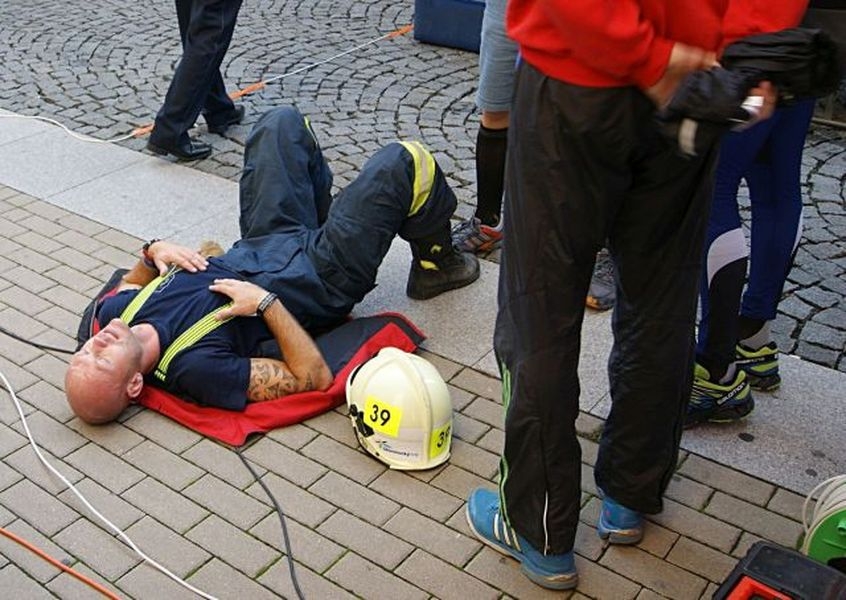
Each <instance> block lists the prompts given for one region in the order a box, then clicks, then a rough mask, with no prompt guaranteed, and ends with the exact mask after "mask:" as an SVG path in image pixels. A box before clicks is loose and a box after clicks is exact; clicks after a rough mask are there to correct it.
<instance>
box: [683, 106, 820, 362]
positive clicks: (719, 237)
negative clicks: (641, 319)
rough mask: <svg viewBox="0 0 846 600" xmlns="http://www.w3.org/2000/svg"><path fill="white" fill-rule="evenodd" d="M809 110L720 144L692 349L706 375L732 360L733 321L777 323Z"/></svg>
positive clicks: (798, 216) (794, 237) (790, 112)
mask: <svg viewBox="0 0 846 600" xmlns="http://www.w3.org/2000/svg"><path fill="white" fill-rule="evenodd" d="M813 108H814V101H813V100H803V101H800V102H798V103H796V104H795V105H793V106H787V107H783V108H779V109H777V110H776V112H775V114H774V115H773V117H772V118H770V119H768V120H766V121H764V122H762V123H759V124H757V125H755V126H754V127H752V128H750V129H748V130H746V131H743V132H732V133H729V134H727V135H726V137H725V138H724V140H723V143H722V146H721V149H720V159H719V163H718V165H717V171H716V175H715V182H714V198H713V204H712V207H711V218H710V221H709V224H708V233H707V237H706V245H705V269H704V270H703V275H702V285H701V292H700V299H701V308H702V318H701V320H700V323H699V342H698V347H697V354H698V359H699V361H700V363H701V364H703V365H705V366H706V367H708V368H709V369H712V372H713V371H714V370H716V371H718V372H724V371H725V369H726V368H727V367H728V365H729V364H730V363H731V362H732V361H733V360H734V348H735V344H736V343H737V341H738V314H742V315H743V316H745V317H749V318H751V319H756V320H761V321H770V320H772V319H774V318H775V316H776V310H777V308H778V302H779V299H780V297H781V293H782V289H783V287H784V282H785V279H786V278H787V274H788V273H789V271H790V267H791V265H792V262H793V255H794V252H795V250H796V246H797V244H798V243H799V238H800V236H801V233H802V196H801V190H800V165H801V160H802V149H803V147H804V144H805V135H806V133H807V131H808V125H809V124H810V121H811V114H812V112H813ZM741 179H745V180H746V183H747V184H748V186H749V197H750V201H751V207H752V222H751V231H752V234H751V255H750V253H749V251H748V250H747V246H746V239H745V237H744V235H743V230H742V229H741V221H740V212H739V210H738V205H737V190H738V188H739V186H740V180H741ZM747 262H748V266H749V281H748V285H747V287H746V292H745V293H743V283H744V279H745V278H746V268H747ZM741 294H742V303H741Z"/></svg>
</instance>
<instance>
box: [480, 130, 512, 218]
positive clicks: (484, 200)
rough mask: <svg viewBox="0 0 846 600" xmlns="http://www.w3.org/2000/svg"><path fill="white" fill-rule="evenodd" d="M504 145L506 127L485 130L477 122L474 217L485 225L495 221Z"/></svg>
mask: <svg viewBox="0 0 846 600" xmlns="http://www.w3.org/2000/svg"><path fill="white" fill-rule="evenodd" d="M507 147H508V128H507V127H506V128H505V129H488V128H487V127H485V126H484V125H479V134H478V135H477V136H476V190H477V198H476V217H477V218H478V219H479V220H480V221H481V222H482V223H484V224H485V225H490V226H496V225H497V224H499V216H500V213H501V212H502V189H503V181H504V179H505V151H506V149H507Z"/></svg>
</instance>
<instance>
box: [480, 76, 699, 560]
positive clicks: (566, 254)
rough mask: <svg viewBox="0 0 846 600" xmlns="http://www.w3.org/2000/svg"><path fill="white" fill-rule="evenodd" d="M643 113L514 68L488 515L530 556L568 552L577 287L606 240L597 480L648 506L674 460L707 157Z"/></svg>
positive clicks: (625, 91) (574, 488)
mask: <svg viewBox="0 0 846 600" xmlns="http://www.w3.org/2000/svg"><path fill="white" fill-rule="evenodd" d="M653 110H654V108H653V106H652V104H651V102H650V101H649V100H648V99H647V98H646V97H645V96H644V95H643V94H642V93H641V92H639V91H638V90H636V89H635V88H607V89H604V88H586V87H580V86H574V85H568V84H565V83H563V82H560V81H556V80H553V79H550V78H548V77H545V76H544V75H543V74H541V73H540V72H539V71H537V70H535V69H534V68H533V67H531V66H530V65H528V64H527V63H523V64H522V65H521V67H520V68H519V72H518V84H517V94H516V97H515V105H514V109H513V110H512V113H511V114H512V123H511V127H510V131H511V132H512V134H510V135H509V148H508V176H507V178H506V179H507V181H508V182H509V183H508V192H507V193H506V195H505V197H506V209H505V213H506V214H507V215H508V216H507V218H506V219H505V248H504V251H503V256H502V266H501V270H500V288H499V313H498V316H497V324H496V332H495V338H494V346H495V349H496V352H497V357H498V359H499V361H500V367H501V370H502V375H503V403H504V404H505V410H506V417H505V447H504V452H503V456H502V460H501V465H500V476H501V481H500V485H501V490H500V491H501V500H502V503H501V511H502V515H503V517H504V518H505V519H506V521H507V523H508V524H509V525H510V526H511V527H513V528H514V530H516V532H517V533H518V534H520V535H521V536H523V537H524V538H525V539H526V540H528V542H529V543H530V544H531V545H532V546H534V548H535V549H536V550H537V551H538V552H545V553H548V554H551V555H562V554H565V553H567V552H569V551H571V550H572V548H573V542H574V538H575V533H576V526H577V524H578V518H579V508H580V504H579V502H580V493H581V490H580V480H581V452H580V447H579V443H578V441H577V438H576V431H575V419H576V417H577V416H578V413H579V391H580V390H579V379H578V372H577V370H578V363H579V354H580V351H581V349H580V342H581V327H582V319H583V315H584V298H585V294H586V293H587V290H588V285H589V283H590V278H591V272H592V269H593V263H594V260H595V256H596V252H597V250H598V249H599V248H600V247H601V246H602V245H603V244H604V243H605V240H606V239H607V240H608V243H609V248H610V250H611V253H612V256H613V258H614V263H615V270H616V285H617V297H618V304H617V305H616V306H615V313H614V319H613V330H614V347H613V350H612V354H611V357H610V360H609V367H608V368H609V378H610V382H611V397H612V409H611V413H610V414H609V416H608V420H607V422H606V425H605V429H604V432H603V436H602V439H601V442H600V450H599V457H598V460H597V463H596V468H595V473H596V480H597V484H598V485H599V486H600V487H601V488H602V489H603V490H604V491H605V492H606V494H607V495H608V496H610V497H611V498H613V499H614V500H616V501H617V502H619V503H621V504H623V505H624V506H626V507H628V508H629V509H631V510H635V511H638V512H640V513H655V512H658V511H660V510H661V496H662V494H663V492H664V489H665V487H666V485H667V483H668V482H669V478H670V476H671V474H672V472H673V469H674V468H675V464H676V456H677V453H678V444H679V439H680V435H681V431H682V415H683V414H684V410H685V406H686V403H687V400H688V398H689V394H690V385H691V378H692V369H693V325H694V318H695V314H696V292H697V277H698V273H699V264H700V262H701V252H702V243H703V236H704V230H705V225H706V218H707V208H708V202H709V198H710V186H709V185H708V184H707V181H708V179H709V175H710V173H711V167H712V164H713V156H706V157H703V158H701V159H696V160H685V159H683V158H681V157H679V156H677V155H676V152H675V150H674V148H672V147H671V146H670V145H669V144H668V143H666V142H665V141H664V140H663V139H661V138H660V136H659V134H658V132H657V130H656V128H655V126H654V124H653V120H652V113H653Z"/></svg>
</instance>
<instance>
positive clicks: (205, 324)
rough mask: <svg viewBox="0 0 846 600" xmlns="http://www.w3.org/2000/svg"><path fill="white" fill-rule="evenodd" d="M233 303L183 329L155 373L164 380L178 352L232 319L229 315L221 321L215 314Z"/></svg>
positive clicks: (165, 352) (215, 310) (165, 353)
mask: <svg viewBox="0 0 846 600" xmlns="http://www.w3.org/2000/svg"><path fill="white" fill-rule="evenodd" d="M232 304H233V303H232V302H229V303H228V304H224V305H223V306H220V307H218V308H216V309H214V310H213V311H211V312H210V313H209V314H207V315H206V316H205V317H203V318H202V319H200V320H199V321H197V322H196V323H194V324H193V325H191V327H189V328H188V329H186V330H185V331H183V332H182V335H180V336H179V337H178V338H176V339H175V340H174V341H173V343H172V344H171V345H170V346H168V348H167V350H165V351H164V354H163V355H162V358H161V360H160V361H159V364H158V365H156V370H155V372H154V375H155V376H156V377H158V378H159V379H161V380H162V381H164V380H165V377H167V368H168V367H169V366H170V363H171V362H172V361H173V358H174V357H175V356H176V355H177V354H179V353H180V352H182V351H183V350H185V349H186V348H188V347H190V346H193V345H194V344H195V343H197V342H198V341H199V340H200V339H202V338H203V337H205V336H206V335H207V334H209V333H211V332H212V331H214V330H215V329H217V328H218V327H220V326H221V325H223V324H224V323H226V322H227V321H230V320H232V318H233V317H229V318H228V319H222V320H220V321H218V320H217V319H215V315H216V314H217V313H218V312H220V311H222V310H223V309H225V308H229V307H230V306H232Z"/></svg>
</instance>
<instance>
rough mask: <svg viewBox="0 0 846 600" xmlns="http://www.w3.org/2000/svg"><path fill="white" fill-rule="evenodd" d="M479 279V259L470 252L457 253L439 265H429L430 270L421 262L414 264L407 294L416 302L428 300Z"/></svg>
mask: <svg viewBox="0 0 846 600" xmlns="http://www.w3.org/2000/svg"><path fill="white" fill-rule="evenodd" d="M478 278H479V259H478V258H476V257H475V256H474V255H473V254H470V253H468V252H457V251H455V252H453V253H451V254H450V255H449V256H447V257H445V258H443V259H441V260H439V261H438V262H437V264H435V263H429V268H425V267H423V266H422V265H421V264H420V261H419V260H415V261H414V262H412V263H411V271H410V272H409V273H408V284H407V285H406V287H405V293H406V295H407V296H408V297H409V298H414V299H415V300H427V299H429V298H434V297H435V296H437V295H438V294H442V293H444V292H446V291H449V290H454V289H456V288H460V287H464V286H465V285H469V284H471V283H473V282H474V281H476V280H477V279H478Z"/></svg>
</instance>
